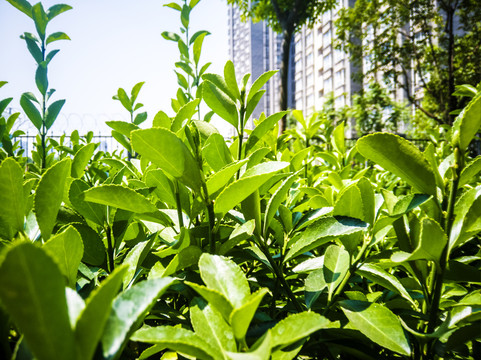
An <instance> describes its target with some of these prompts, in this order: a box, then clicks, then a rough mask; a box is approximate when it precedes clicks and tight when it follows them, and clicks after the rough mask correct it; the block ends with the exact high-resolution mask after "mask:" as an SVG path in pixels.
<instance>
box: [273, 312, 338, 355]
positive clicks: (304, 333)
mask: <svg viewBox="0 0 481 360" xmlns="http://www.w3.org/2000/svg"><path fill="white" fill-rule="evenodd" d="M332 327H339V325H338V324H337V323H331V321H330V320H328V319H327V318H325V317H324V316H322V315H319V314H316V313H315V312H310V311H307V312H302V313H297V314H293V315H289V316H288V317H286V318H285V319H283V320H281V321H280V322H279V323H277V324H276V326H274V327H273V328H272V329H271V333H272V341H271V345H272V348H275V347H286V346H288V345H291V344H294V343H295V342H297V341H299V340H301V339H304V338H306V337H308V336H309V335H311V334H312V333H314V332H316V331H318V330H320V329H327V328H332Z"/></svg>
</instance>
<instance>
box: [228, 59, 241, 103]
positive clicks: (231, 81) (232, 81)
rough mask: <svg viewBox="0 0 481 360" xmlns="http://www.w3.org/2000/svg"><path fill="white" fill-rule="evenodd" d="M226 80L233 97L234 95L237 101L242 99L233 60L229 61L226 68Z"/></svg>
mask: <svg viewBox="0 0 481 360" xmlns="http://www.w3.org/2000/svg"><path fill="white" fill-rule="evenodd" d="M224 79H225V83H226V85H227V87H228V88H229V90H230V92H231V93H232V95H234V98H235V99H240V98H241V95H240V91H239V86H238V85H237V78H236V75H235V67H234V63H233V62H232V61H231V60H228V61H227V62H226V63H225V66H224Z"/></svg>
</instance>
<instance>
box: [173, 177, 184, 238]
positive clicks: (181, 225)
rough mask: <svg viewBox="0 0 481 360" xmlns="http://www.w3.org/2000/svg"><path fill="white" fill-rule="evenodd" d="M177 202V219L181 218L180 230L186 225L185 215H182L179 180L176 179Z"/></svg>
mask: <svg viewBox="0 0 481 360" xmlns="http://www.w3.org/2000/svg"><path fill="white" fill-rule="evenodd" d="M174 192H175V203H176V205H177V206H176V207H177V219H178V220H179V230H180V229H181V228H183V227H184V217H183V216H182V203H181V202H180V192H179V182H178V181H177V180H174Z"/></svg>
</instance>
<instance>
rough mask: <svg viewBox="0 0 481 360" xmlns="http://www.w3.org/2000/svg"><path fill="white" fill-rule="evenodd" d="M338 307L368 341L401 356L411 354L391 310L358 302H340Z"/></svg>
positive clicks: (406, 340) (406, 339)
mask: <svg viewBox="0 0 481 360" xmlns="http://www.w3.org/2000/svg"><path fill="white" fill-rule="evenodd" d="M339 305H340V306H341V309H342V311H343V312H344V314H345V315H346V317H347V318H348V319H349V321H350V322H351V323H352V325H353V326H354V328H356V329H357V330H359V331H360V332H361V333H363V334H364V335H365V336H366V337H368V338H369V339H370V340H372V341H374V342H375V343H377V344H379V345H381V346H383V347H385V348H387V349H389V350H392V351H394V352H397V353H399V354H401V355H405V356H409V355H410V354H411V347H410V345H409V340H408V338H407V337H406V334H404V331H403V328H402V326H401V323H400V321H399V319H398V318H397V316H396V315H394V314H393V313H392V312H391V310H389V309H388V308H386V307H384V306H382V305H379V304H375V303H368V302H365V301H358V300H342V301H340V302H339Z"/></svg>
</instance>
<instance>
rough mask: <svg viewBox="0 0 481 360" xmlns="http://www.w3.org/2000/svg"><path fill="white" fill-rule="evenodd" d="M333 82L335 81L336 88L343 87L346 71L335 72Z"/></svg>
mask: <svg viewBox="0 0 481 360" xmlns="http://www.w3.org/2000/svg"><path fill="white" fill-rule="evenodd" d="M334 80H335V81H336V87H338V86H341V85H344V83H345V81H346V70H345V69H341V70H339V71H336V73H335V74H334Z"/></svg>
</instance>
